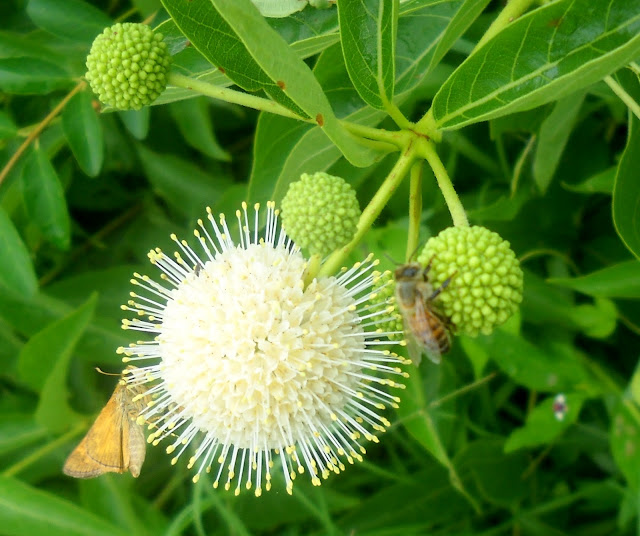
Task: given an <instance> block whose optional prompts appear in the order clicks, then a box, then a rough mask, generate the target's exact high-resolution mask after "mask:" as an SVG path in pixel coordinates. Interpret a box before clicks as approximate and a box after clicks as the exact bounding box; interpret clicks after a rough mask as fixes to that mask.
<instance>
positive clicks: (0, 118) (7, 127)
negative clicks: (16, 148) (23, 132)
mask: <svg viewBox="0 0 640 536" xmlns="http://www.w3.org/2000/svg"><path fill="white" fill-rule="evenodd" d="M17 131H18V128H17V127H16V125H15V124H14V123H13V121H12V120H11V118H10V117H9V116H8V115H7V113H6V112H2V111H0V140H6V139H7V138H11V137H13V136H14V135H15V133H16V132H17Z"/></svg>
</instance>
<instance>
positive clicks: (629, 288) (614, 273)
mask: <svg viewBox="0 0 640 536" xmlns="http://www.w3.org/2000/svg"><path fill="white" fill-rule="evenodd" d="M548 281H549V283H552V284H554V285H560V286H562V287H567V288H572V289H573V290H577V291H578V292H582V293H583V294H588V295H589V296H597V297H601V298H640V261H637V260H633V261H627V262H621V263H619V264H614V265H613V266H609V267H607V268H603V269H602V270H598V271H596V272H591V273H590V274H587V275H584V276H582V277H574V278H567V279H559V278H558V279H549V280H548Z"/></svg>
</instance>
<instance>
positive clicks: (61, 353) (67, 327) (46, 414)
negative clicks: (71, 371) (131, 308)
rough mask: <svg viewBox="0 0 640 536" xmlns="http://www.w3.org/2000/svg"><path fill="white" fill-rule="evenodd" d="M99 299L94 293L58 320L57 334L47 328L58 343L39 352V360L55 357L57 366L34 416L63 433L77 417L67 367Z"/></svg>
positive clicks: (50, 427) (44, 389)
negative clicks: (70, 392) (73, 407)
mask: <svg viewBox="0 0 640 536" xmlns="http://www.w3.org/2000/svg"><path fill="white" fill-rule="evenodd" d="M97 298H98V295H97V294H96V293H94V294H93V295H92V296H91V297H90V298H89V299H88V300H87V301H86V303H85V304H84V305H82V306H80V307H79V308H78V309H77V310H75V311H74V312H73V313H72V314H70V315H68V316H67V317H65V318H63V319H62V320H61V321H59V322H56V326H55V327H56V328H57V329H56V330H55V334H54V332H53V329H52V327H51V326H49V327H47V328H46V329H45V331H46V332H47V333H48V335H49V338H50V339H52V340H53V339H54V337H55V340H57V341H58V343H59V346H58V347H51V346H50V347H49V350H48V351H47V352H46V353H44V354H41V355H40V359H47V358H49V359H55V365H54V367H53V369H52V371H51V373H50V374H49V376H48V377H47V379H46V381H45V382H44V385H43V387H42V391H41V392H40V400H39V402H38V407H37V408H36V411H35V414H34V417H35V420H36V422H37V423H38V424H40V425H41V426H44V427H46V428H47V429H48V430H50V431H51V432H54V433H55V432H63V431H64V430H65V429H66V428H68V427H69V426H70V425H71V424H72V423H73V422H74V421H76V420H77V419H78V417H77V415H76V413H75V412H74V411H73V410H72V409H71V407H70V406H69V400H68V398H69V394H68V391H67V370H68V368H69V360H70V359H71V354H72V353H73V350H74V348H75V346H76V344H77V343H78V341H79V340H80V337H81V335H82V334H83V333H84V332H85V330H86V329H87V326H88V325H89V322H90V320H91V318H92V317H93V312H94V310H95V308H96V303H97ZM38 335H39V338H40V339H42V338H43V337H42V332H41V333H40V334H38ZM38 335H36V337H38ZM36 337H34V338H36ZM32 340H33V339H32ZM32 351H33V349H32ZM52 354H53V355H52ZM56 354H57V355H56Z"/></svg>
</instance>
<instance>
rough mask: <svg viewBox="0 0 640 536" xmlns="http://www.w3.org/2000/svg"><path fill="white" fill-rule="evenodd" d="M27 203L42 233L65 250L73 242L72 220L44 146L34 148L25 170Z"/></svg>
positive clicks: (23, 176) (24, 181)
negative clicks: (43, 148)
mask: <svg viewBox="0 0 640 536" xmlns="http://www.w3.org/2000/svg"><path fill="white" fill-rule="evenodd" d="M22 185H23V193H24V202H25V205H26V207H27V212H28V213H29V217H30V218H31V219H32V221H33V222H35V223H36V225H37V226H38V228H39V229H40V231H41V232H42V234H43V236H44V237H45V238H46V239H47V240H48V241H50V242H51V243H52V244H54V245H55V246H56V247H58V248H60V249H63V250H66V249H69V245H70V244H71V220H70V218H69V211H68V209H67V202H66V200H65V197H64V191H63V189H62V185H61V184H60V179H58V174H57V173H56V170H55V169H54V167H53V166H52V165H51V162H49V159H48V158H47V155H45V154H44V151H43V150H42V149H35V150H33V151H32V152H31V154H30V155H29V157H28V159H27V161H26V162H25V166H24V171H23V173H22Z"/></svg>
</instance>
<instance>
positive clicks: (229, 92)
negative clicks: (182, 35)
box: [168, 73, 315, 123]
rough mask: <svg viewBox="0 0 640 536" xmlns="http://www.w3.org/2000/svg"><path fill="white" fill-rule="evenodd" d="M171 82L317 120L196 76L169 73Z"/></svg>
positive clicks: (293, 116) (243, 103)
mask: <svg viewBox="0 0 640 536" xmlns="http://www.w3.org/2000/svg"><path fill="white" fill-rule="evenodd" d="M168 82H169V84H170V85H172V86H176V87H182V88H185V89H190V90H193V91H197V92H198V93H201V94H202V95H206V96H207V97H211V98H214V99H219V100H223V101H225V102H230V103H232V104H239V105H240V106H246V107H247V108H253V109H255V110H260V111H263V112H270V113H272V114H276V115H281V116H283V117H289V118H291V119H297V120H299V121H306V122H307V123H315V120H313V119H309V118H305V117H300V116H299V115H298V114H297V113H295V112H292V111H291V110H289V109H288V108H285V107H284V106H282V105H280V104H278V103H277V102H275V101H272V100H269V99H263V98H262V97H256V96H255V95H251V94H249V93H244V92H242V91H235V90H233V89H229V88H226V87H220V86H215V85H213V84H209V83H208V82H203V81H202V80H197V79H195V78H189V77H188V76H184V75H182V74H178V73H171V74H170V75H169V80H168Z"/></svg>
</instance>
